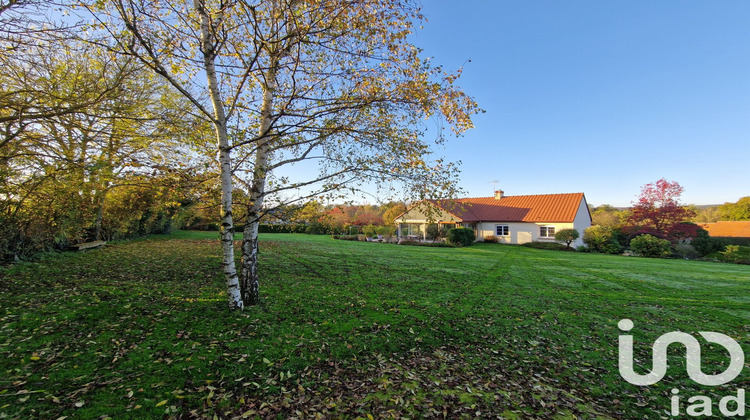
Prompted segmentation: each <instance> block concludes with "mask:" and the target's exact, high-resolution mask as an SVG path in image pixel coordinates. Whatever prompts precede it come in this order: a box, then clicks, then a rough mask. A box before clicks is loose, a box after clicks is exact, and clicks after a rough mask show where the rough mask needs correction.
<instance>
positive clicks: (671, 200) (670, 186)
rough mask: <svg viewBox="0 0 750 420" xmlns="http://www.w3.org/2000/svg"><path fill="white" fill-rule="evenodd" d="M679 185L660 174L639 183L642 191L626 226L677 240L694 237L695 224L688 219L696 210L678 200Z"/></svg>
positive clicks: (637, 231)
mask: <svg viewBox="0 0 750 420" xmlns="http://www.w3.org/2000/svg"><path fill="white" fill-rule="evenodd" d="M682 192H683V188H682V186H681V185H680V184H679V183H677V182H676V181H675V182H669V181H667V180H666V179H664V178H662V179H660V180H658V181H656V182H655V183H653V184H646V185H644V186H643V187H641V195H640V196H639V197H638V201H637V202H635V203H634V205H633V214H632V215H631V216H630V217H629V218H628V221H627V226H626V230H627V231H628V232H629V233H631V234H642V233H648V234H651V235H654V236H657V237H660V238H664V239H669V240H670V241H673V242H674V241H677V240H679V239H683V238H692V237H695V235H697V233H698V226H697V225H694V224H691V223H687V221H688V220H689V219H690V218H691V217H693V216H695V212H693V211H692V210H690V209H688V208H685V207H684V206H683V205H682V204H681V203H680V195H682Z"/></svg>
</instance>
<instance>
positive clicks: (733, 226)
mask: <svg viewBox="0 0 750 420" xmlns="http://www.w3.org/2000/svg"><path fill="white" fill-rule="evenodd" d="M701 227H702V228H703V229H706V230H707V231H708V234H709V235H710V236H714V237H725V238H750V221H738V222H716V223H705V224H702V225H701Z"/></svg>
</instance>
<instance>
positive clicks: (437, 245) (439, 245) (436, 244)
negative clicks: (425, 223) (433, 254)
mask: <svg viewBox="0 0 750 420" xmlns="http://www.w3.org/2000/svg"><path fill="white" fill-rule="evenodd" d="M398 244H399V245H410V246H426V247H432V248H452V247H453V245H451V244H446V243H445V242H418V241H410V240H405V241H401V242H399V243H398Z"/></svg>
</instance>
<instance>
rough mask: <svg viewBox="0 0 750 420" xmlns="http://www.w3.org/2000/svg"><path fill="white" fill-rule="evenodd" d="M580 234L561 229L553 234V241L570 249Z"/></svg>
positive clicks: (572, 230) (575, 231) (571, 230)
mask: <svg viewBox="0 0 750 420" xmlns="http://www.w3.org/2000/svg"><path fill="white" fill-rule="evenodd" d="M580 235H581V234H580V233H578V231H577V230H575V229H562V230H560V231H557V232H556V233H555V240H556V241H557V242H564V243H565V245H566V246H567V247H568V248H570V244H572V243H573V242H574V241H575V240H576V239H578V237H579V236H580Z"/></svg>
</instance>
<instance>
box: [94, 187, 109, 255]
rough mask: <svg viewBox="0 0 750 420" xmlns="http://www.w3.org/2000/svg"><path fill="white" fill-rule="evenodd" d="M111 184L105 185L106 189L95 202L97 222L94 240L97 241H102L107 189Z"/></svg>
mask: <svg viewBox="0 0 750 420" xmlns="http://www.w3.org/2000/svg"><path fill="white" fill-rule="evenodd" d="M108 186H109V183H105V185H104V189H103V190H102V191H99V192H98V193H97V194H96V196H95V197H94V200H95V201H96V207H97V209H96V221H94V239H95V240H97V241H101V240H102V221H103V219H104V201H105V199H106V197H107V187H108Z"/></svg>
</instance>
